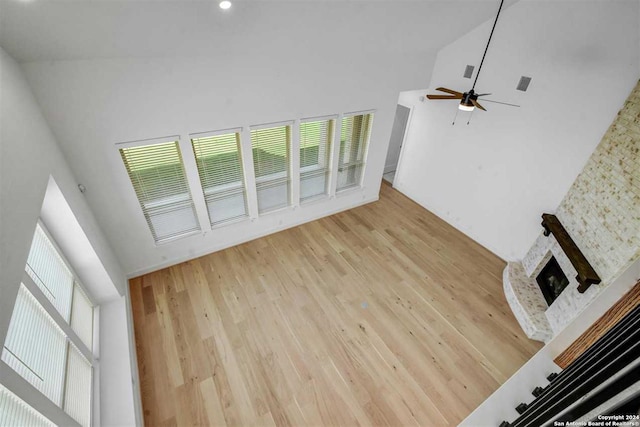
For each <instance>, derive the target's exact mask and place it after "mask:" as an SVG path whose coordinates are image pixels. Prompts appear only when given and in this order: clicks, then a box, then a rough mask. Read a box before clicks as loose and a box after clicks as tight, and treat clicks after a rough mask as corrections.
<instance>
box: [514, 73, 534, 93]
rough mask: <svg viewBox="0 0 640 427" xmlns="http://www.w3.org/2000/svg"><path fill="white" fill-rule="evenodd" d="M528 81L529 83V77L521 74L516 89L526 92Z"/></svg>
mask: <svg viewBox="0 0 640 427" xmlns="http://www.w3.org/2000/svg"><path fill="white" fill-rule="evenodd" d="M529 83H531V77H526V76H522V77H520V81H519V82H518V87H516V89H518V90H521V91H523V92H526V91H527V88H528V87H529Z"/></svg>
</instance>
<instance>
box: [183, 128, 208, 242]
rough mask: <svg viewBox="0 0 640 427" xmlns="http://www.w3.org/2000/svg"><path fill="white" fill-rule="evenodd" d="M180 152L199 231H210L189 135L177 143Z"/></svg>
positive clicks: (205, 203) (205, 204)
mask: <svg viewBox="0 0 640 427" xmlns="http://www.w3.org/2000/svg"><path fill="white" fill-rule="evenodd" d="M178 144H179V146H180V151H181V152H182V163H183V165H184V170H185V175H186V178H187V185H188V186H189V190H190V193H191V199H192V200H193V204H194V206H195V208H196V214H197V217H198V222H199V223H200V229H201V230H211V222H210V221H209V212H208V210H207V202H206V200H205V199H204V193H203V192H202V186H201V183H200V176H199V174H198V165H197V164H196V158H195V155H194V154H193V149H192V148H191V138H190V137H189V135H188V134H187V135H183V136H182V137H181V138H180V141H179V142H178Z"/></svg>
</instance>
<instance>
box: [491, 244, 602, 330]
mask: <svg viewBox="0 0 640 427" xmlns="http://www.w3.org/2000/svg"><path fill="white" fill-rule="evenodd" d="M552 256H553V257H555V259H556V260H557V261H558V264H559V265H560V268H561V269H562V271H563V273H564V274H565V275H566V276H567V279H568V280H569V285H567V287H566V288H565V289H564V290H563V291H562V293H561V294H560V295H559V296H558V298H557V299H556V300H555V301H554V302H553V304H551V305H550V306H548V305H547V302H546V301H545V299H544V296H543V295H542V291H541V290H540V287H539V286H538V283H536V276H537V275H538V274H540V271H541V270H542V269H543V268H544V267H545V265H547V262H549V259H551V257H552ZM577 274H578V273H577V271H576V269H575V268H574V267H573V265H572V264H571V262H570V261H569V258H568V257H567V255H566V254H565V253H564V251H563V250H562V248H561V247H560V244H559V243H558V241H557V240H556V238H555V237H554V236H553V234H551V235H549V236H548V237H547V236H545V235H544V234H543V233H542V232H541V233H540V235H539V236H538V238H537V239H536V241H535V243H534V244H533V246H532V247H531V249H529V252H527V254H526V255H525V257H524V258H523V259H522V262H510V263H508V264H507V267H506V268H505V270H504V273H503V277H502V279H503V285H504V293H505V296H506V298H507V302H508V303H509V306H510V307H511V310H512V311H513V314H514V315H515V317H516V319H517V320H518V322H519V323H520V326H521V327H522V329H523V330H524V332H525V333H526V334H527V336H528V337H529V338H531V339H534V340H538V341H544V342H548V341H550V340H551V338H553V337H554V336H555V335H556V334H557V333H558V332H560V331H561V330H562V328H563V327H564V326H565V325H567V324H568V323H569V322H570V321H571V320H573V318H574V317H575V316H577V315H578V314H579V313H580V311H581V310H582V308H584V307H586V306H587V305H588V304H589V303H590V302H591V301H592V300H593V299H594V298H595V296H596V295H597V294H598V293H599V292H600V290H601V289H602V286H601V285H593V286H590V287H589V288H588V289H587V290H586V291H585V292H584V293H580V292H578V286H579V283H578V281H577V280H576V275H577Z"/></svg>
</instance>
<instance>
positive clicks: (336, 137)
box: [329, 114, 343, 197]
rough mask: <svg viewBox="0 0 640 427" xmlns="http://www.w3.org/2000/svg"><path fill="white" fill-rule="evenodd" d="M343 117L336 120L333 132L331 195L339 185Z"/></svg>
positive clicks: (332, 195) (331, 195)
mask: <svg viewBox="0 0 640 427" xmlns="http://www.w3.org/2000/svg"><path fill="white" fill-rule="evenodd" d="M342 118H343V115H342V114H340V116H339V117H338V118H337V119H336V121H335V129H334V132H333V144H331V150H332V151H331V166H330V168H329V197H334V196H335V195H336V187H337V185H338V169H339V168H338V166H339V164H340V134H341V132H342Z"/></svg>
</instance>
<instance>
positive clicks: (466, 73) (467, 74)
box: [464, 65, 475, 79]
mask: <svg viewBox="0 0 640 427" xmlns="http://www.w3.org/2000/svg"><path fill="white" fill-rule="evenodd" d="M474 68H475V67H474V66H473V65H467V67H466V68H465V69H464V77H465V78H466V79H470V78H471V76H472V75H473V69H474Z"/></svg>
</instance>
